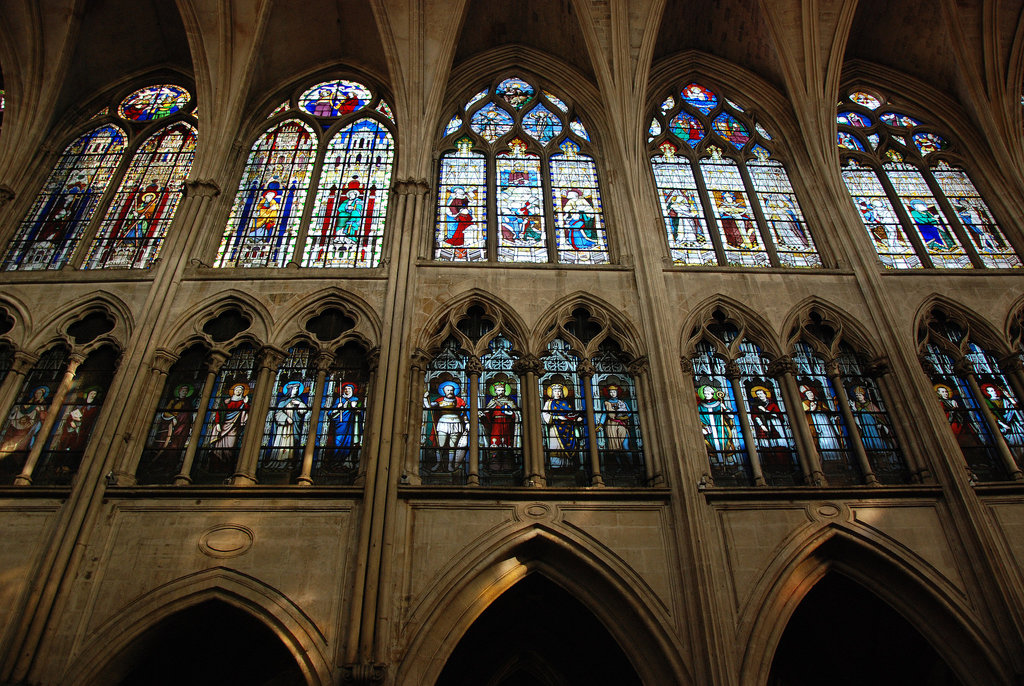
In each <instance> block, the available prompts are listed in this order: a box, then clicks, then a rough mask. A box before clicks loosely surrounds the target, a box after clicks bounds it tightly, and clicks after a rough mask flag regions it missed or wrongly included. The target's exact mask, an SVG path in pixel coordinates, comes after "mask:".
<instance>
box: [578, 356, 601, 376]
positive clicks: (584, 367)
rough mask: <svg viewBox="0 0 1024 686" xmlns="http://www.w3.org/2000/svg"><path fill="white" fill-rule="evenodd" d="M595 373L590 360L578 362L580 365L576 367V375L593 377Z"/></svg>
mask: <svg viewBox="0 0 1024 686" xmlns="http://www.w3.org/2000/svg"><path fill="white" fill-rule="evenodd" d="M596 371H597V370H596V369H594V365H593V364H592V363H591V362H590V360H580V363H579V364H578V365H577V366H576V373H577V374H579V375H580V376H593V375H594V372H596Z"/></svg>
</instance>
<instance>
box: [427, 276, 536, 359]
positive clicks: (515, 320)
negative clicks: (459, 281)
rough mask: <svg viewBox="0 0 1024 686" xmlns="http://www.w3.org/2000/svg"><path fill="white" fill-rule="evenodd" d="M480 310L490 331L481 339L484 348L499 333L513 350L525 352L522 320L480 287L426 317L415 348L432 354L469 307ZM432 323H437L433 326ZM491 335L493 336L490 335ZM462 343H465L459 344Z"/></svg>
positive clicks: (499, 300)
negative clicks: (490, 321) (426, 319)
mask: <svg viewBox="0 0 1024 686" xmlns="http://www.w3.org/2000/svg"><path fill="white" fill-rule="evenodd" d="M474 306H476V307H480V308H482V309H483V310H484V311H485V312H486V313H487V314H489V315H490V317H491V319H492V320H493V323H494V328H493V329H492V331H491V332H488V334H487V335H485V336H484V337H483V338H482V339H481V343H482V345H483V347H484V348H486V343H487V342H488V341H489V340H490V339H491V338H493V335H496V334H497V333H503V334H504V335H505V337H506V338H508V339H509V341H510V342H511V343H512V347H513V349H514V350H517V351H519V352H521V353H526V351H527V350H529V347H530V346H529V341H528V339H527V338H526V337H525V336H524V332H526V331H528V328H527V326H526V323H525V322H524V321H523V318H522V317H521V316H520V315H519V313H518V312H516V311H515V310H514V309H513V308H512V307H510V306H509V305H508V303H506V302H505V301H504V300H502V299H501V298H499V297H498V296H496V295H494V294H492V293H489V292H487V291H485V290H483V289H481V288H471V289H469V290H468V291H465V292H463V293H460V294H459V295H457V296H455V297H454V298H453V299H451V300H450V301H448V302H447V303H444V304H443V305H442V306H441V308H440V309H439V311H437V312H435V313H432V314H430V315H429V321H430V322H431V323H430V324H429V325H425V326H424V328H423V329H422V330H421V332H420V336H419V341H418V344H417V347H418V348H419V349H421V350H428V351H435V350H437V349H439V347H440V345H441V344H442V343H443V342H444V341H445V340H446V339H447V338H448V336H450V335H456V337H457V338H461V337H460V336H459V335H458V334H455V333H454V332H455V331H457V328H456V327H457V325H458V323H459V320H460V319H461V318H462V317H463V316H464V315H465V314H466V312H467V311H468V310H469V309H470V308H471V307H474ZM435 322H440V323H439V324H435ZM492 334H493V335H492ZM462 342H463V343H465V341H462Z"/></svg>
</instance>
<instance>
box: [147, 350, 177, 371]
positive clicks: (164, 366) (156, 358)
mask: <svg viewBox="0 0 1024 686" xmlns="http://www.w3.org/2000/svg"><path fill="white" fill-rule="evenodd" d="M177 361H178V356H177V355H175V354H174V353H172V352H171V351H170V350H165V349H164V348H159V349H157V350H156V351H155V352H154V353H153V361H152V362H151V363H150V364H149V366H150V368H151V369H152V370H153V371H154V372H156V373H158V374H167V371H168V370H169V369H170V368H171V365H172V364H174V363H175V362H177Z"/></svg>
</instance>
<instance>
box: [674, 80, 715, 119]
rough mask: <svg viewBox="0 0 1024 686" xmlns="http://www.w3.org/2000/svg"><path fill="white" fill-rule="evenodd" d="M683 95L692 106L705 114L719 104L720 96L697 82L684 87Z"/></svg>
mask: <svg viewBox="0 0 1024 686" xmlns="http://www.w3.org/2000/svg"><path fill="white" fill-rule="evenodd" d="M681 95H682V97H683V100H684V101H685V102H686V103H687V104H688V105H689V106H690V107H693V108H694V109H696V110H699V111H701V112H703V113H704V114H707V113H709V112H710V111H711V110H713V109H715V107H717V106H718V96H717V95H715V94H714V93H712V92H711V91H709V90H708V89H707V88H705V87H704V86H701V85H700V84H697V83H691V84H690V85H688V86H686V87H685V88H683V92H682V93H681Z"/></svg>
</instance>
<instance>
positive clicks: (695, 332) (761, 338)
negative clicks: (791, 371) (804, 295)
mask: <svg viewBox="0 0 1024 686" xmlns="http://www.w3.org/2000/svg"><path fill="white" fill-rule="evenodd" d="M715 310H722V312H723V313H724V314H725V316H726V321H730V322H733V323H735V324H736V325H737V326H736V328H738V329H739V330H740V336H739V337H738V338H737V340H738V341H739V340H742V339H743V338H750V339H751V340H752V341H753V342H754V343H756V344H757V345H759V346H761V347H762V348H763V349H764V351H765V352H766V353H768V354H769V355H770V356H771V357H778V356H779V355H781V354H782V346H781V345H779V341H778V337H777V336H776V334H775V332H774V330H773V328H772V326H771V325H770V324H769V323H768V322H766V321H765V320H764V319H763V317H762V315H761V314H759V313H758V312H755V311H754V310H752V309H751V308H749V307H747V306H746V305H744V304H743V303H741V302H739V301H738V300H735V299H733V298H730V297H729V296H727V295H723V294H721V293H719V294H717V295H713V296H711V297H710V298H707V299H706V300H704V301H703V302H701V303H699V304H698V305H697V306H695V307H694V308H693V310H691V312H690V315H689V316H688V317H687V318H686V320H685V321H684V322H683V328H682V331H681V332H680V333H681V344H680V347H681V350H682V354H683V355H684V356H689V355H690V354H692V353H693V348H694V346H695V345H696V344H697V343H698V342H700V339H701V336H702V334H701V331H700V329H701V328H702V327H703V326H704V325H705V324H706V322H708V321H709V320H710V319H711V316H712V313H713V312H714V311H715ZM736 345H737V346H738V345H739V343H737V344H736Z"/></svg>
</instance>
